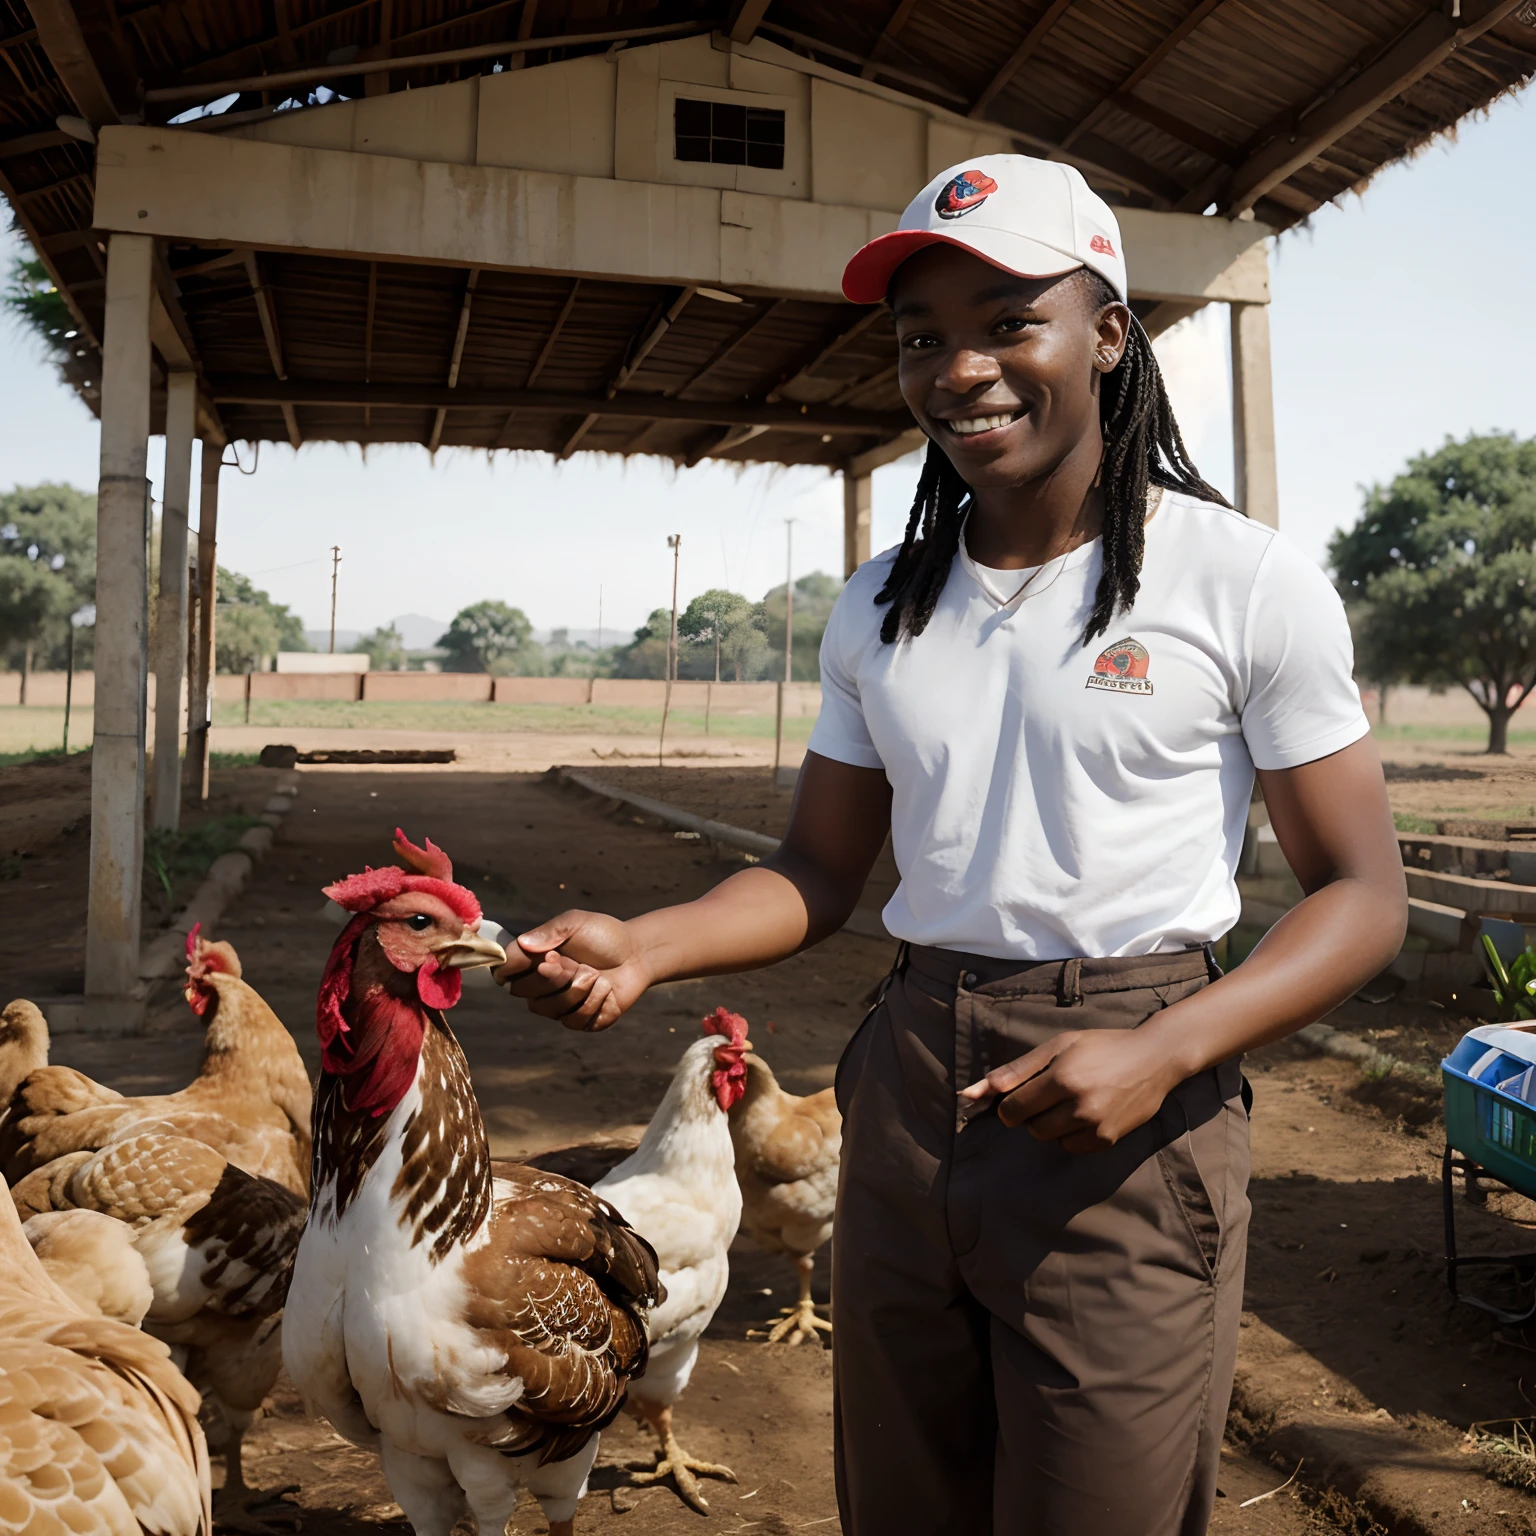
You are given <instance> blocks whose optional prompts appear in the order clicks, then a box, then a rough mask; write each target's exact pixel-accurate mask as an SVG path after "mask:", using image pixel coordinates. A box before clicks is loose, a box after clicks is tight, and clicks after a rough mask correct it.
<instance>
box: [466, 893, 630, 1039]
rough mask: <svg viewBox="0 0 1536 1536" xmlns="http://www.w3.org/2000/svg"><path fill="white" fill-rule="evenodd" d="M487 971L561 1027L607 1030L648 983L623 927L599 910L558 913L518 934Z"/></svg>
mask: <svg viewBox="0 0 1536 1536" xmlns="http://www.w3.org/2000/svg"><path fill="white" fill-rule="evenodd" d="M491 975H492V976H493V977H494V979H495V980H496V981H498V982H499V983H500V984H501V985H502V986H504V987H505V988H506V989H507V990H508V991H509V992H510V993H512V995H513V996H514V997H523V998H527V1000H528V1006H529V1007H530V1008H531V1009H532V1010H533V1011H534V1012H535V1013H538V1014H542V1015H543V1016H544V1017H545V1018H546V1019H559V1020H560V1022H561V1023H562V1024H564V1025H565V1027H566V1028H567V1029H585V1030H598V1029H607V1028H608V1026H609V1025H610V1024H612V1023H614V1022H616V1021H617V1020H618V1019H619V1018H620V1016H621V1015H622V1014H624V1013H625V1011H626V1010H628V1009H629V1008H630V1007H632V1006H633V1004H634V1003H635V1001H636V999H637V998H638V997H639V996H640V994H641V993H642V992H644V991H645V989H646V987H647V986H649V985H650V980H649V978H648V977H647V976H646V975H645V974H644V968H643V967H642V966H641V964H640V957H639V949H638V946H637V945H636V944H635V942H634V940H633V938H632V936H631V934H630V931H629V929H628V927H627V926H626V925H625V924H623V923H621V922H620V921H619V920H618V919H617V918H616V917H607V916H605V915H604V914H603V913H601V912H562V913H561V914H560V915H559V917H556V918H551V919H550V921H549V922H547V923H541V924H540V925H539V926H538V927H537V928H530V929H529V930H528V932H527V933H521V934H519V935H518V937H517V947H516V948H515V949H513V950H511V951H510V952H509V953H508V955H507V963H506V964H505V965H501V966H498V967H497V968H496V969H495V970H494V971H492V972H491Z"/></svg>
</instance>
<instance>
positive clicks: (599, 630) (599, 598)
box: [597, 582, 603, 653]
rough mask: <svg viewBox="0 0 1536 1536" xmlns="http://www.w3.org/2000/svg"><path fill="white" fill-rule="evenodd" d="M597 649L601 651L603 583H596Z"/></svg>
mask: <svg viewBox="0 0 1536 1536" xmlns="http://www.w3.org/2000/svg"><path fill="white" fill-rule="evenodd" d="M597 649H598V652H599V653H601V652H602V649H603V584H602V582H598V584H597Z"/></svg>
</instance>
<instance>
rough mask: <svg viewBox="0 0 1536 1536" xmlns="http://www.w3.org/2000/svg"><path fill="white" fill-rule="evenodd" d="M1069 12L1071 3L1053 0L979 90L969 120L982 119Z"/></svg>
mask: <svg viewBox="0 0 1536 1536" xmlns="http://www.w3.org/2000/svg"><path fill="white" fill-rule="evenodd" d="M1071 8H1072V0H1052V3H1051V4H1050V5H1049V6H1048V7H1047V8H1046V11H1045V14H1044V15H1043V16H1042V17H1041V18H1040V19H1039V20H1038V21H1037V22H1036V23H1035V24H1034V26H1032V27H1031V28H1030V29H1029V31H1028V32H1026V33H1025V34H1024V41H1023V42H1021V43H1020V44H1019V46H1018V47H1017V48H1015V49H1014V50H1013V52H1012V53H1011V54H1009V56H1008V61H1007V63H1005V64H1004V65H1003V67H1002V68H1001V69H1000V70H998V72H997V73H996V74H995V75H993V76H992V78H991V79H990V80H989V81H987V83H986V84H985V85H984V86H983V87H982V88H981V94H980V95H979V96H978V97H977V98H976V100H975V101H973V102H972V103H971V109H970V111H969V112H968V113H967V114H966V115H967V116H968V117H981V116H982V115H983V114H984V113H985V112H986V110H987V108H988V107H990V106H991V105H992V102H993V100H994V99H995V98H996V97H997V96H998V95H999V94H1000V93H1001V92H1002V91H1003V89H1004V88H1005V87H1006V86H1007V84H1008V82H1009V81H1010V80H1012V79H1013V77H1014V76H1015V75H1016V74H1018V72H1019V71H1020V70H1021V69H1023V67H1024V66H1025V65H1026V64H1027V63H1028V62H1029V61H1030V59H1032V58H1033V57H1034V55H1035V54H1036V52H1038V51H1039V48H1040V45H1041V44H1042V43H1043V42H1044V41H1045V39H1046V36H1047V34H1048V33H1049V32H1050V30H1051V28H1052V27H1054V26H1055V25H1056V23H1057V22H1058V21H1060V20H1061V18H1062V17H1063V16H1065V15H1066V14H1067V12H1068V11H1069V10H1071Z"/></svg>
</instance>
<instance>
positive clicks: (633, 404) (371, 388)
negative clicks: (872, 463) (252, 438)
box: [208, 375, 912, 438]
mask: <svg viewBox="0 0 1536 1536" xmlns="http://www.w3.org/2000/svg"><path fill="white" fill-rule="evenodd" d="M873 382H874V381H873V380H870V379H865V380H861V381H860V382H859V384H858V386H857V388H860V389H863V388H868V387H869V386H870V385H871V384H872V383H873ZM208 393H209V396H210V397H211V398H212V399H213V400H214V401H215V402H216V403H217V404H219V405H277V404H282V403H284V402H286V403H287V404H289V405H329V406H350V407H353V408H356V409H360V408H362V407H364V406H374V407H378V408H381V409H382V408H386V407H387V408H391V409H398V410H436V409H437V407H438V406H440V405H447V406H451V407H454V408H455V409H457V408H459V407H462V408H463V409H465V410H476V411H495V410H511V409H513V408H514V407H516V408H517V409H518V410H520V411H534V412H538V413H540V414H544V415H552V416H575V417H582V416H588V415H593V416H598V417H609V416H613V417H619V418H623V419H626V420H630V421H646V420H656V421H696V422H700V423H703V424H710V423H714V424H716V425H719V426H723V427H733V426H742V427H751V426H765V427H771V428H773V429H774V430H775V431H780V432H814V433H818V434H820V433H823V432H834V433H835V432H846V433H854V434H859V435H864V436H870V437H880V438H885V437H890V436H891V435H893V434H894V433H897V432H903V431H905V430H906V429H907V428H908V427H910V426H911V425H912V418H911V416H910V415H909V414H908V413H907V412H906V411H905V410H900V411H870V410H856V409H853V408H851V407H847V406H830V405H804V406H800V405H796V404H794V403H793V402H791V401H781V402H779V403H777V404H770V403H768V402H767V401H760V400H673V399H669V398H668V397H667V396H665V395H640V394H618V395H615V396H614V397H613V398H612V399H608V398H607V397H605V396H603V395H583V394H572V393H568V392H564V391H555V390H542V389H485V388H471V389H465V388H462V387H461V388H459V389H453V390H450V389H448V388H446V387H445V386H443V385H441V384H359V383H349V382H340V381H332V380H314V379H291V378H290V379H273V378H268V377H266V376H264V375H261V376H251V377H244V378H242V377H230V376H220V377H214V378H210V379H209V380H208Z"/></svg>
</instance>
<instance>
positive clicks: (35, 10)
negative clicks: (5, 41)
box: [27, 0, 122, 131]
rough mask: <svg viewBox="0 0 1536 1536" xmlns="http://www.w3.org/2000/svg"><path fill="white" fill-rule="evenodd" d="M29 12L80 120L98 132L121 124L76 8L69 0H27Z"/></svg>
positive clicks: (44, 48) (38, 37) (38, 35)
mask: <svg viewBox="0 0 1536 1536" xmlns="http://www.w3.org/2000/svg"><path fill="white" fill-rule="evenodd" d="M27 9H28V10H29V11H30V12H31V13H32V20H33V22H34V23H35V24H36V26H37V40H38V42H39V43H41V44H42V48H43V52H44V53H45V54H47V55H48V62H49V63H50V64H52V65H53V67H54V69H55V70H56V71H57V72H58V76H59V79H60V80H61V81H62V82H63V84H64V89H65V90H67V91H68V92H69V95H70V100H71V101H73V102H74V104H75V105H76V106H77V107H78V108H79V109H80V116H81V117H83V118H84V119H85V120H86V122H88V123H89V124H90V125H91V127H92V128H95V129H97V130H98V131H99V130H100V129H102V128H104V127H105V126H106V125H107V124H108V123H116V122H120V121H121V120H122V119H121V117H120V115H119V113H118V110H117V106H116V104H115V103H114V102H113V100H112V93H111V92H110V91H109V90H108V89H107V84H106V81H105V80H103V79H102V76H101V70H100V68H99V67H98V65H97V63H96V60H95V59H94V58H93V57H92V55H91V50H90V48H89V47H88V46H87V44H86V41H85V33H84V32H82V31H81V29H80V18H79V17H78V16H76V15H75V8H74V6H73V5H71V4H70V3H69V0H27Z"/></svg>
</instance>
